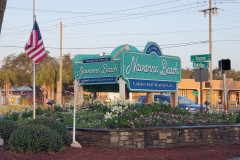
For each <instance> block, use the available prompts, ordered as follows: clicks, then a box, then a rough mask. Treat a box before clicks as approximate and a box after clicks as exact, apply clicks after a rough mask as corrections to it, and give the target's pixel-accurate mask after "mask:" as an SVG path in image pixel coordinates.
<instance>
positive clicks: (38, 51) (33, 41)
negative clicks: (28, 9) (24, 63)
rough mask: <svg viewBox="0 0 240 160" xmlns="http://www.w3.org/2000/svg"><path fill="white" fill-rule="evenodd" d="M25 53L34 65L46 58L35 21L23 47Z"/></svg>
mask: <svg viewBox="0 0 240 160" xmlns="http://www.w3.org/2000/svg"><path fill="white" fill-rule="evenodd" d="M25 51H26V53H27V55H28V56H29V57H30V58H31V59H32V60H33V61H34V62H35V63H38V62H39V61H41V60H42V59H44V58H45V57H46V50H45V47H44V44H43V41H42V36H41V33H40V30H39V27H38V24H37V21H35V23H34V26H33V30H32V32H31V35H30V38H29V40H28V42H27V43H26V45H25Z"/></svg>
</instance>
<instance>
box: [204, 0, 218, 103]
mask: <svg viewBox="0 0 240 160" xmlns="http://www.w3.org/2000/svg"><path fill="white" fill-rule="evenodd" d="M217 10H218V8H216V7H212V0H209V9H205V10H201V12H203V13H204V15H205V17H206V16H207V13H208V14H209V54H211V57H212V58H211V60H210V104H211V106H213V82H212V81H213V76H212V60H213V56H212V14H213V15H214V14H217V13H218V12H217Z"/></svg>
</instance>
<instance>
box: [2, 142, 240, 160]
mask: <svg viewBox="0 0 240 160" xmlns="http://www.w3.org/2000/svg"><path fill="white" fill-rule="evenodd" d="M65 148H66V150H65V151H64V152H62V153H58V154H52V153H38V154H17V153H11V152H9V149H8V147H7V146H6V145H4V146H0V159H1V160H45V159H49V160H50V159H51V160H52V159H55V160H77V159H83V160H88V159H91V160H92V159H93V160H94V159H96V160H110V159H111V160H113V159H114V160H125V159H127V160H143V159H144V160H154V159H159V160H201V159H203V160H214V159H222V160H225V159H232V158H235V157H240V144H233V145H216V146H188V147H176V148H167V149H159V148H154V149H113V148H105V147H96V146H93V145H83V147H82V148H81V149H78V148H71V147H69V146H66V147H65Z"/></svg>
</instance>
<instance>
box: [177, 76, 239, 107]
mask: <svg viewBox="0 0 240 160" xmlns="http://www.w3.org/2000/svg"><path fill="white" fill-rule="evenodd" d="M226 84H227V98H228V103H229V105H238V104H239V92H240V81H233V79H232V78H228V79H227V82H226ZM202 88H203V103H204V102H205V101H206V100H207V101H210V82H202ZM193 91H198V96H194V95H193ZM178 95H181V96H184V97H187V98H188V99H190V100H192V101H193V102H195V103H200V83H199V82H195V80H194V79H182V80H181V82H180V83H179V84H178ZM213 104H214V105H215V106H218V105H221V104H224V93H223V81H222V80H213Z"/></svg>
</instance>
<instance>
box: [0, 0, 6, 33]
mask: <svg viewBox="0 0 240 160" xmlns="http://www.w3.org/2000/svg"><path fill="white" fill-rule="evenodd" d="M6 4H7V0H1V1H0V33H1V29H2V22H3V16H4V12H5V8H6Z"/></svg>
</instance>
